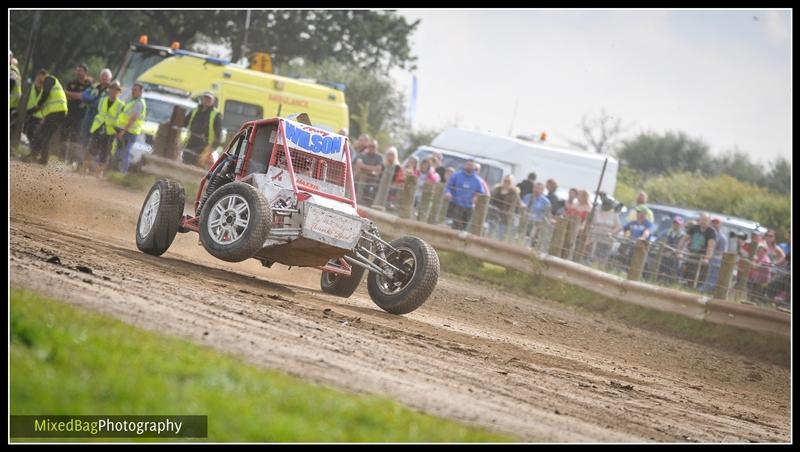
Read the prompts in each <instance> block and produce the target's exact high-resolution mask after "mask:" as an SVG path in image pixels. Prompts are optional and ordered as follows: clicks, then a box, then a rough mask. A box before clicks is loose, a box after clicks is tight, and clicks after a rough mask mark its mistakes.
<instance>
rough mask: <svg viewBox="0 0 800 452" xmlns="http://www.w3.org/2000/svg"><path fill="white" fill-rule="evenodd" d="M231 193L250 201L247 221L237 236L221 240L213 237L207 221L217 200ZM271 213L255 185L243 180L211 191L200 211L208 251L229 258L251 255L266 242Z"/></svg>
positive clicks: (244, 258)
mask: <svg viewBox="0 0 800 452" xmlns="http://www.w3.org/2000/svg"><path fill="white" fill-rule="evenodd" d="M232 195H234V196H238V197H240V198H241V199H243V200H244V201H245V202H246V203H247V208H248V211H247V212H248V215H247V225H246V226H244V229H243V230H241V231H239V234H240V235H239V236H238V237H237V238H236V240H234V241H232V242H230V243H220V242H217V241H215V239H214V238H213V237H212V235H211V232H210V230H209V227H208V223H209V219H210V218H211V213H212V210H213V209H214V208H215V206H216V205H217V203H218V202H220V201H222V200H224V198H226V197H228V196H232ZM221 207H222V206H221ZM225 212H226V213H227V212H229V211H228V210H226V211H225ZM268 215H269V206H267V201H266V199H264V197H263V196H262V195H261V194H260V193H259V192H258V190H256V189H255V188H254V187H253V186H251V185H247V184H245V183H242V182H231V183H229V184H225V185H223V186H222V187H220V188H219V189H217V190H216V191H215V192H214V193H212V194H211V196H209V197H208V199H207V200H206V202H205V204H204V205H203V210H202V212H201V213H200V241H201V242H202V243H203V247H204V248H205V249H206V251H208V252H209V253H210V254H211V255H212V256H214V257H216V258H217V259H222V260H224V261H227V262H241V261H243V260H246V259H249V258H251V257H253V255H254V254H256V253H257V252H258V251H259V250H260V249H261V247H262V246H264V241H265V240H266V239H267V235H269V222H268ZM226 218H227V217H226ZM226 221H227V220H226Z"/></svg>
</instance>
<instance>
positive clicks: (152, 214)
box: [139, 189, 161, 237]
mask: <svg viewBox="0 0 800 452" xmlns="http://www.w3.org/2000/svg"><path fill="white" fill-rule="evenodd" d="M160 204H161V190H158V189H156V190H153V193H152V194H151V195H150V197H149V198H147V204H145V206H144V209H143V210H142V218H141V220H140V221H139V236H140V237H147V234H149V233H150V230H151V229H153V223H155V221H156V215H157V214H158V206H159V205H160Z"/></svg>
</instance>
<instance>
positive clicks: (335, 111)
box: [138, 51, 349, 136]
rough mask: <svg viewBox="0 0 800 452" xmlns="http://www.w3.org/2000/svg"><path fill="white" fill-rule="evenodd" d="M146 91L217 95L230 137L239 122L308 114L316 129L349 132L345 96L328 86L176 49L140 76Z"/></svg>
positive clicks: (224, 126)
mask: <svg viewBox="0 0 800 452" xmlns="http://www.w3.org/2000/svg"><path fill="white" fill-rule="evenodd" d="M138 81H139V82H140V83H142V84H143V85H144V87H145V91H148V90H155V91H159V92H162V93H163V92H165V91H169V92H171V93H173V95H174V96H176V97H182V96H185V97H184V99H192V100H196V99H197V98H199V96H200V95H201V93H203V92H204V91H211V92H212V93H214V95H215V96H216V98H217V99H216V102H217V108H218V109H219V111H220V113H222V117H223V122H222V129H223V133H224V131H227V132H229V133H228V134H227V135H228V136H232V134H233V133H235V132H236V131H238V130H239V128H240V127H241V125H242V123H244V122H246V121H251V120H254V119H262V118H269V117H274V116H284V117H285V116H289V115H291V114H295V113H308V115H309V117H310V118H311V122H312V123H313V125H314V126H315V127H319V128H322V129H326V130H330V131H332V132H339V131H340V130H341V129H346V128H348V122H349V119H348V108H347V103H345V97H344V92H343V91H342V90H340V89H336V88H334V87H331V86H326V85H322V84H319V83H312V82H309V81H303V80H298V79H293V78H289V77H282V76H279V75H275V74H270V73H266V72H261V71H256V70H252V69H246V68H243V67H240V66H237V65H233V64H230V63H228V62H227V61H225V60H221V59H218V58H213V57H208V56H203V55H199V54H195V53H191V52H183V51H177V52H174V54H173V55H172V56H170V57H169V58H164V59H163V60H162V61H161V62H159V63H157V64H155V65H154V66H152V67H150V68H149V69H147V70H146V71H144V72H142V73H141V74H140V75H139V77H138Z"/></svg>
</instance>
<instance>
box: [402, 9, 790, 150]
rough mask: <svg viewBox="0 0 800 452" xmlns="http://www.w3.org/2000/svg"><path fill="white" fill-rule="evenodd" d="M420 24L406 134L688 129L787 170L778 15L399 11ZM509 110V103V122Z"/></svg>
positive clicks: (785, 50)
mask: <svg viewBox="0 0 800 452" xmlns="http://www.w3.org/2000/svg"><path fill="white" fill-rule="evenodd" d="M399 12H400V14H402V15H403V16H405V17H407V18H408V19H409V21H411V20H416V19H421V23H420V25H419V26H418V27H417V30H416V31H415V33H414V34H413V35H412V39H411V41H412V51H413V54H414V55H416V56H417V57H418V61H417V69H416V70H415V71H413V73H412V72H409V71H401V70H395V71H394V72H393V73H392V76H393V77H394V78H395V79H396V80H397V83H398V86H399V87H401V88H402V89H403V90H405V92H406V93H410V92H411V80H412V74H413V75H416V77H417V83H418V97H417V102H416V113H415V116H414V122H413V124H414V127H415V128H417V129H420V128H441V127H448V126H453V125H458V126H459V127H465V128H470V129H475V130H483V131H490V132H495V133H501V134H508V133H509V130H510V131H511V134H512V135H519V134H526V135H530V134H536V135H539V133H540V132H543V131H544V132H547V135H548V141H550V142H552V143H553V144H561V145H567V139H573V140H574V139H579V138H580V136H581V135H580V133H579V129H578V124H579V123H580V121H581V118H582V117H583V116H584V115H585V114H590V115H596V114H598V113H599V112H600V110H601V109H604V110H605V111H606V112H607V113H608V114H609V115H611V116H613V117H618V118H621V119H622V121H623V125H624V126H625V127H626V130H627V131H626V133H625V135H623V138H624V137H630V136H634V135H635V134H637V133H639V132H644V131H652V132H657V133H663V132H666V131H669V130H673V131H683V132H686V133H687V134H688V135H689V136H690V137H693V138H700V139H702V140H703V141H704V142H705V143H706V144H708V145H709V147H710V149H711V152H712V153H713V154H715V155H716V154H718V153H720V152H723V151H728V150H731V149H734V148H738V149H739V150H741V151H743V152H745V153H747V154H748V155H749V156H750V157H751V160H753V161H755V162H759V163H762V164H765V165H766V164H768V163H769V162H771V161H773V160H774V159H775V158H776V157H778V156H781V157H785V158H787V159H789V160H790V161H791V144H792V142H791V130H792V129H791V94H792V85H791V31H792V29H791V12H790V11H788V10H770V11H764V10H708V11H706V10H660V11H653V10H646V11H645V10H569V11H568V10H436V11H430V10H427V11H425V10H402V9H401V10H399ZM515 104H516V105H517V108H516V114H514V110H515Z"/></svg>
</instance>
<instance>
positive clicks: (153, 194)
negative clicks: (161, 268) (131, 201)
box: [136, 179, 185, 256]
mask: <svg viewBox="0 0 800 452" xmlns="http://www.w3.org/2000/svg"><path fill="white" fill-rule="evenodd" d="M184 199H185V195H184V192H183V186H182V185H181V184H180V182H177V181H174V180H170V179H160V180H159V181H157V182H156V183H155V184H153V188H151V189H150V192H149V193H147V198H145V200H144V204H143V205H142V210H141V211H140V212H139V221H137V222H136V247H137V248H139V250H140V251H143V252H145V253H147V254H150V255H153V256H161V255H162V254H164V252H166V251H167V249H168V248H169V246H170V245H172V241H173V240H175V235H176V234H177V233H178V227H179V226H180V222H181V216H183V205H184Z"/></svg>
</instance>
